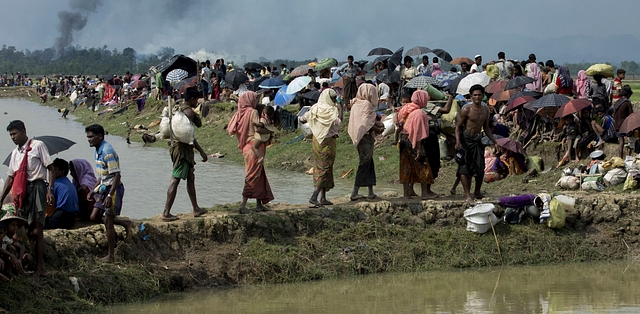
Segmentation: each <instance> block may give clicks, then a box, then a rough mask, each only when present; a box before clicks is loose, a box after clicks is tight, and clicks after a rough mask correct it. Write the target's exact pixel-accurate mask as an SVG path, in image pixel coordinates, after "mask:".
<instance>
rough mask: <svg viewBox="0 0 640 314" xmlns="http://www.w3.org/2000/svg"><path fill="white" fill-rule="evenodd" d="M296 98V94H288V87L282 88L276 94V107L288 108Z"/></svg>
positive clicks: (274, 101)
mask: <svg viewBox="0 0 640 314" xmlns="http://www.w3.org/2000/svg"><path fill="white" fill-rule="evenodd" d="M294 98H296V94H287V86H282V87H281V88H280V89H279V90H278V92H277V93H276V97H275V98H274V99H273V104H274V105H276V106H286V105H288V104H290V103H291V102H292V101H293V99H294Z"/></svg>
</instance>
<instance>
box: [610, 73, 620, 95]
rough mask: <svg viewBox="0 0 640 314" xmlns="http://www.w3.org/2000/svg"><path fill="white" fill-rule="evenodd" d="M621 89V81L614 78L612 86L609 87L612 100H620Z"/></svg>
mask: <svg viewBox="0 0 640 314" xmlns="http://www.w3.org/2000/svg"><path fill="white" fill-rule="evenodd" d="M621 89H622V81H621V80H620V79H619V78H617V77H616V79H615V80H613V85H612V86H611V95H613V99H616V100H617V99H620V94H619V93H620V90H621Z"/></svg>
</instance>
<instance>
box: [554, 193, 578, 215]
mask: <svg viewBox="0 0 640 314" xmlns="http://www.w3.org/2000/svg"><path fill="white" fill-rule="evenodd" d="M554 198H555V199H557V200H558V202H560V203H561V204H562V205H564V209H565V210H566V211H573V210H574V207H575V205H576V199H575V198H573V197H569V196H566V195H556V196H555V197H554Z"/></svg>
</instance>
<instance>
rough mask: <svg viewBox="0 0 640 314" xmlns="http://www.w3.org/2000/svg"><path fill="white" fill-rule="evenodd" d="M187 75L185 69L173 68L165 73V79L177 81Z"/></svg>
mask: <svg viewBox="0 0 640 314" xmlns="http://www.w3.org/2000/svg"><path fill="white" fill-rule="evenodd" d="M187 76H189V73H188V72H187V71H185V70H183V69H175V70H171V71H170V72H169V73H167V78H166V80H167V81H169V82H179V81H182V80H183V79H185V78H187Z"/></svg>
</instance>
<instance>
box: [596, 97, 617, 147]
mask: <svg viewBox="0 0 640 314" xmlns="http://www.w3.org/2000/svg"><path fill="white" fill-rule="evenodd" d="M596 113H597V115H598V118H600V124H598V122H597V121H596V120H592V121H591V128H592V129H593V131H594V132H596V135H597V136H598V139H599V141H598V142H597V143H596V145H595V147H598V146H600V145H602V144H604V142H613V141H617V140H618V136H617V132H616V129H615V121H614V120H613V118H612V117H611V116H610V115H608V114H606V113H605V110H604V108H602V107H597V108H596Z"/></svg>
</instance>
